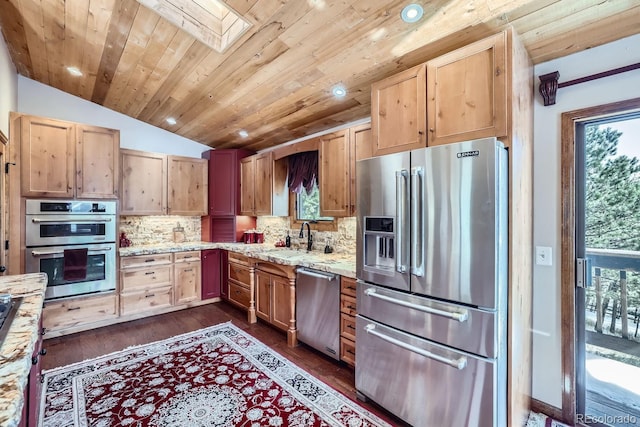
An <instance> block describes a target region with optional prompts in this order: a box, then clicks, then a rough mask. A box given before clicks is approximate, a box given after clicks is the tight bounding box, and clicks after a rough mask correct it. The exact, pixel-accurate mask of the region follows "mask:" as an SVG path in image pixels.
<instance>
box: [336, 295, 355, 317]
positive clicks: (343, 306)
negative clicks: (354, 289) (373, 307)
mask: <svg viewBox="0 0 640 427" xmlns="http://www.w3.org/2000/svg"><path fill="white" fill-rule="evenodd" d="M340 311H341V312H342V313H344V314H348V315H350V316H355V315H356V299H355V297H350V296H349V295H340Z"/></svg>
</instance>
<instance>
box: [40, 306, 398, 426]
mask: <svg viewBox="0 0 640 427" xmlns="http://www.w3.org/2000/svg"><path fill="white" fill-rule="evenodd" d="M227 321H231V322H232V323H233V324H234V325H236V326H237V327H239V328H240V329H243V330H244V331H246V332H247V333H248V334H250V335H252V336H254V337H256V338H257V339H259V340H260V341H261V342H263V343H264V344H266V345H268V346H269V347H271V348H272V349H273V350H275V351H277V352H278V353H280V354H282V355H283V356H285V357H286V358H287V359H289V360H291V361H292V362H294V363H295V364H296V365H298V366H299V367H301V368H302V369H304V370H305V371H307V372H309V373H310V374H312V375H313V376H315V377H316V378H318V379H320V380H321V381H323V382H325V383H327V384H329V385H330V386H332V387H333V388H334V389H336V390H338V391H339V392H341V393H343V394H344V395H346V396H347V397H349V398H351V399H352V400H354V401H355V400H356V390H355V386H354V383H355V375H354V370H353V368H351V367H349V366H348V365H346V364H344V363H342V362H337V361H335V360H332V359H330V358H329V357H326V356H324V355H323V354H321V353H319V352H317V351H315V350H314V349H312V348H310V347H308V346H306V345H304V344H301V345H299V346H297V347H295V348H291V347H287V337H286V334H285V333H284V332H282V331H279V330H277V329H274V328H272V327H271V326H269V325H267V324H265V323H262V322H261V321H260V320H259V321H258V323H255V324H249V323H248V322H247V315H246V313H245V312H244V311H241V310H239V309H237V308H235V307H233V306H231V305H229V304H227V303H224V302H219V303H213V304H208V305H204V306H200V307H195V308H190V309H186V310H180V311H175V312H172V313H167V314H162V315H158V316H153V317H147V318H145V319H140V320H135V321H131V322H126V323H119V324H116V325H111V326H106V327H103V328H99V329H94V330H90V331H85V332H79V333H76V334H71V335H67V336H63V337H57V338H52V339H46V340H45V341H44V343H43V347H44V348H46V350H47V354H46V355H45V356H44V357H43V358H42V369H45V370H46V369H52V368H55V367H59V366H65V365H68V364H71V363H74V362H80V361H82V360H85V359H91V358H94V357H97V356H102V355H104V354H108V353H113V352H116V351H120V350H122V349H124V348H127V347H130V346H132V345H139V344H147V343H150V342H153V341H158V340H162V339H165V338H170V337H172V336H174V335H179V334H182V333H185V332H190V331H195V330H197V329H200V328H204V327H207V326H211V325H216V324H219V323H224V322H227ZM45 337H46V336H45ZM358 403H359V404H360V405H362V406H363V407H365V408H366V409H368V410H369V411H371V412H373V413H374V414H376V415H378V416H379V417H381V418H382V419H384V420H385V421H387V422H389V423H390V424H392V425H395V426H406V424H405V423H403V422H402V421H400V420H398V419H397V418H395V417H394V416H393V415H390V414H389V413H387V412H386V411H385V410H383V409H381V408H380V407H378V406H376V405H375V404H373V403H370V402H361V401H358Z"/></svg>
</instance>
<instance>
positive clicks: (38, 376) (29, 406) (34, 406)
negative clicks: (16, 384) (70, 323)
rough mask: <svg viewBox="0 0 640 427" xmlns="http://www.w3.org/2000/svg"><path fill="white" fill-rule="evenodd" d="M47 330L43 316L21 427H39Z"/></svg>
mask: <svg viewBox="0 0 640 427" xmlns="http://www.w3.org/2000/svg"><path fill="white" fill-rule="evenodd" d="M44 331H45V329H44V328H43V327H42V316H41V317H40V327H39V331H38V338H37V339H36V342H35V344H34V347H33V353H32V355H31V370H30V371H29V379H28V382H27V388H25V390H24V405H23V407H22V419H21V420H20V423H19V424H18V425H19V426H20V427H26V426H28V427H31V426H33V427H35V426H37V425H38V418H39V415H40V396H41V395H42V369H41V365H42V356H44V355H45V354H47V351H46V350H45V349H44V348H42V336H43V335H44Z"/></svg>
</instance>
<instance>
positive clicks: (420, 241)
mask: <svg viewBox="0 0 640 427" xmlns="http://www.w3.org/2000/svg"><path fill="white" fill-rule="evenodd" d="M423 174H424V170H423V169H422V168H421V167H415V168H412V169H411V201H410V203H411V274H413V275H414V276H418V277H422V276H424V235H423V230H422V222H423V221H422V215H423V204H424V200H423V191H422V176H423Z"/></svg>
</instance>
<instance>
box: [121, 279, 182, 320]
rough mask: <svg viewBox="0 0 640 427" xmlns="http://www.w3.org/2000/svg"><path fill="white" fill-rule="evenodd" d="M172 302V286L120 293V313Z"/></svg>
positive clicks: (128, 312) (150, 308) (157, 306)
mask: <svg viewBox="0 0 640 427" xmlns="http://www.w3.org/2000/svg"><path fill="white" fill-rule="evenodd" d="M172 302H173V288H172V287H171V286H168V287H164V288H158V289H149V290H146V291H141V292H131V293H128V294H122V295H120V315H122V316H126V315H128V314H136V313H142V312H145V311H149V310H154V309H156V308H163V307H169V306H171V304H172Z"/></svg>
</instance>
